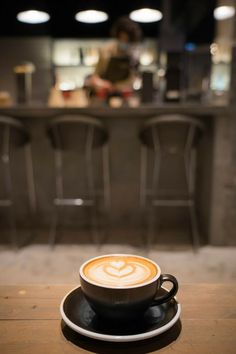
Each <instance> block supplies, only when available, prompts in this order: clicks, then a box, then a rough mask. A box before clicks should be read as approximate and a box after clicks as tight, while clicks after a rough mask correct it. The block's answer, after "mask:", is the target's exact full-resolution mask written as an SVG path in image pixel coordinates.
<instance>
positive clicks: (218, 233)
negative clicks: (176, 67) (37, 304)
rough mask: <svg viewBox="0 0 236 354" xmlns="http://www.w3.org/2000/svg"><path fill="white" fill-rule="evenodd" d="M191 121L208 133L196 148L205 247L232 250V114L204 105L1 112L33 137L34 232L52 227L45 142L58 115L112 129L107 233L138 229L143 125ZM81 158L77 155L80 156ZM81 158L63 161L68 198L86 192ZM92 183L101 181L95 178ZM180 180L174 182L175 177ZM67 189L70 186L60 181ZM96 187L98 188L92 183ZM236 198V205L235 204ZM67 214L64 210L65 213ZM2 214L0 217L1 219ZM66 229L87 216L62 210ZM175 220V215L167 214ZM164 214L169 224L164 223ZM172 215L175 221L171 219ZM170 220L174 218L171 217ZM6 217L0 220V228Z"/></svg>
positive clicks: (19, 177)
mask: <svg viewBox="0 0 236 354" xmlns="http://www.w3.org/2000/svg"><path fill="white" fill-rule="evenodd" d="M176 113H179V114H188V115H191V116H194V117H198V118H199V119H200V120H203V121H204V123H205V124H206V127H207V129H206V131H205V133H204V135H203V137H202V139H201V141H200V144H199V147H198V153H197V159H198V168H197V176H196V178H197V191H196V192H197V193H196V199H197V211H198V215H199V222H200V229H201V231H202V236H203V242H207V243H210V244H213V245H224V244H235V237H234V235H233V229H235V226H236V203H235V202H234V203H233V200H236V183H235V177H233V176H235V175H236V153H235V148H233V147H234V145H235V144H233V142H236V127H235V119H234V115H235V113H236V109H235V108H234V107H221V106H219V107H217V106H211V105H209V106H204V105H190V104H189V105H180V104H179V105H175V104H171V105H170V104H169V105H160V106H156V105H143V106H141V107H138V108H128V107H127V108H126V107H124V108H123V107H122V108H119V109H112V108H108V107H106V106H104V107H87V108H47V107H42V106H39V107H36V106H35V107H33V106H32V107H11V108H1V109H0V115H5V116H11V117H15V118H19V119H20V120H22V122H23V123H24V124H25V125H26V127H27V128H28V129H29V131H30V133H31V136H32V150H33V164H34V172H35V185H36V194H37V214H36V217H35V220H36V224H37V227H38V228H41V227H42V228H47V227H49V225H50V220H51V213H52V208H53V207H52V205H53V204H52V200H53V198H54V190H55V182H54V161H53V150H52V148H51V146H50V143H49V140H48V138H47V136H46V126H47V123H48V122H49V121H50V120H51V119H52V118H54V117H55V116H57V115H61V114H86V115H90V116H94V117H98V118H100V119H102V120H103V121H104V123H105V124H106V126H107V128H108V130H109V148H110V167H111V202H112V206H111V220H110V227H111V232H112V229H114V228H117V227H118V228H120V227H121V228H129V227H131V228H133V229H136V230H140V229H141V228H142V227H143V224H142V222H140V220H141V218H140V215H141V214H140V207H139V187H140V141H139V138H138V134H139V130H140V128H141V127H142V124H143V123H144V122H145V120H147V119H148V118H151V117H153V116H156V115H160V114H176ZM81 154H82V152H81ZM81 158H82V155H81V156H79V155H78V153H71V155H70V158H69V159H68V160H67V165H66V167H65V168H66V172H67V173H68V175H69V177H70V178H69V180H68V184H67V188H68V193H69V194H70V193H71V196H73V195H74V194H76V191H79V190H81V189H83V187H84V181H83V179H80V178H79V175H77V172H78V170H77V169H76V166H77V167H78V165H79V163H80V159H81ZM23 163H24V162H23V158H22V156H21V153H20V152H19V151H16V152H14V160H13V163H12V170H13V176H14V177H15V179H16V181H15V180H14V182H16V183H15V186H16V187H15V191H14V192H15V196H16V198H15V200H16V210H17V219H18V223H19V224H20V225H22V226H24V220H25V216H26V215H27V199H26V193H25V188H26V184H25V176H24V168H23V167H22V164H23ZM97 179H100V176H99V174H98V176H97ZM177 179H178V178H177ZM65 182H67V181H65ZM97 182H99V181H97ZM234 197H235V199H234ZM67 209H68V208H67ZM1 213H3V212H1ZM158 213H159V215H161V217H162V218H163V220H164V223H165V222H166V224H167V225H171V220H173V219H176V220H175V221H177V219H178V221H177V224H178V222H179V225H178V226H179V227H180V228H181V225H184V224H186V220H188V212H187V211H181V212H178V211H177V210H176V211H174V212H173V211H170V210H168V211H167V210H166V211H164V212H163V211H160V210H159V211H158ZM67 214H68V215H67V216H68V220H69V221H68V220H67V221H68V222H69V223H70V219H71V218H72V219H73V218H74V219H77V220H82V223H83V220H86V215H83V212H82V211H80V210H78V208H71V209H70V211H69V212H68V211H67ZM172 214H173V215H172ZM168 215H169V219H170V220H168ZM174 216H175V217H174ZM172 217H173V218H172ZM2 221H3V217H0V222H2Z"/></svg>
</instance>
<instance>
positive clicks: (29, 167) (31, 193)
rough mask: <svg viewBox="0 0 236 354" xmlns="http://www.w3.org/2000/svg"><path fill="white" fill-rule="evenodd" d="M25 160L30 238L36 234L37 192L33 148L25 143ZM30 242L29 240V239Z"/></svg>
mask: <svg viewBox="0 0 236 354" xmlns="http://www.w3.org/2000/svg"><path fill="white" fill-rule="evenodd" d="M25 162H26V178H27V185H28V197H29V210H30V218H29V223H30V225H29V228H30V239H31V238H32V237H33V236H34V215H35V212H36V192H35V184H34V170H33V160H32V150H31V145H30V144H27V145H25ZM27 242H29V240H27Z"/></svg>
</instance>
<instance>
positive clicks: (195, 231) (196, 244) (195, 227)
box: [189, 205, 199, 252]
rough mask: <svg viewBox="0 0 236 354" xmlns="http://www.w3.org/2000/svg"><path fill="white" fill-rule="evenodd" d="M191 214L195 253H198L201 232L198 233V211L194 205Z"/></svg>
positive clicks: (191, 207)
mask: <svg viewBox="0 0 236 354" xmlns="http://www.w3.org/2000/svg"><path fill="white" fill-rule="evenodd" d="M189 212H190V219H191V226H192V239H193V248H194V251H195V252H196V251H198V249H199V232H198V225H197V215H196V209H195V206H194V205H192V206H190V207H189Z"/></svg>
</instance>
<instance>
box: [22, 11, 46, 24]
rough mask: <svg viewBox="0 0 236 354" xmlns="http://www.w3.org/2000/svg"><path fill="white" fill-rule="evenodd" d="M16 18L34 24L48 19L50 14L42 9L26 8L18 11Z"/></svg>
mask: <svg viewBox="0 0 236 354" xmlns="http://www.w3.org/2000/svg"><path fill="white" fill-rule="evenodd" d="M16 18H17V20H18V21H20V22H24V23H32V24H35V23H44V22H47V21H49V19H50V16H49V14H48V13H47V12H44V11H38V10H28V11H22V12H19V13H18V14H17V16H16Z"/></svg>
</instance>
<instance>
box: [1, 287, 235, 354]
mask: <svg viewBox="0 0 236 354" xmlns="http://www.w3.org/2000/svg"><path fill="white" fill-rule="evenodd" d="M72 288H73V285H50V286H49V285H48V286H47V285H38V286H37V285H32V286H25V285H22V286H0V333H1V335H0V347H1V353H3V354H11V353H19V354H21V353H22V354H31V353H37V354H44V353H50V354H54V353H55V354H63V353H71V354H72V353H102V354H104V353H109V354H112V353H117V354H118V353H119V354H120V353H122V354H125V353H127V354H128V353H129V354H132V353H135V354H140V353H150V352H152V353H158V352H159V351H160V349H161V353H174V352H175V353H181V354H185V353H186V354H187V353H191V354H199V353H201V354H209V353H214V354H223V353H227V354H234V353H235V348H236V336H235V332H236V305H235V297H236V284H185V285H181V286H180V289H179V293H178V300H179V302H180V303H181V305H182V313H181V317H180V321H179V322H177V323H176V325H174V327H172V329H170V330H169V331H167V332H166V333H163V334H161V335H159V336H157V337H154V338H152V339H149V340H146V341H139V342H133V343H116V344H115V345H114V343H108V342H99V341H97V340H92V339H89V338H86V337H84V336H81V335H79V334H76V333H74V332H73V331H72V330H70V329H69V328H68V327H67V326H66V325H65V324H64V323H63V322H62V321H61V317H60V313H59V305H60V302H61V300H62V298H63V297H64V295H65V294H66V293H67V292H69V291H70V289H72Z"/></svg>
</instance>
